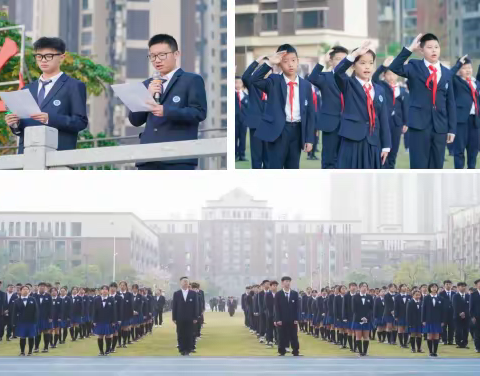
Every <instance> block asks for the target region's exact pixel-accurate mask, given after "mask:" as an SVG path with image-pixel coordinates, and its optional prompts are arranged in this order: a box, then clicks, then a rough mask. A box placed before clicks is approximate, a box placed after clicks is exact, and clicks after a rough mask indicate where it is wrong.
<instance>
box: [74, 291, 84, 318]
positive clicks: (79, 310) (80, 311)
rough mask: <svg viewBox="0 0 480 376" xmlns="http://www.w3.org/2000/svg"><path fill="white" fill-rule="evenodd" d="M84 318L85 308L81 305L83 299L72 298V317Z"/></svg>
mask: <svg viewBox="0 0 480 376" xmlns="http://www.w3.org/2000/svg"><path fill="white" fill-rule="evenodd" d="M76 316H78V317H84V316H85V306H84V303H83V298H82V297H81V296H79V295H76V296H75V297H72V317H76Z"/></svg>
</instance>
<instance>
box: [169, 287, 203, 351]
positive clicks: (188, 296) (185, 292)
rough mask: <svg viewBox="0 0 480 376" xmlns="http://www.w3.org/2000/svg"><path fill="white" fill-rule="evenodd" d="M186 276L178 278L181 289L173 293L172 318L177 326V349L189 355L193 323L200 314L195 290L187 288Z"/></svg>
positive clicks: (191, 344)
mask: <svg viewBox="0 0 480 376" xmlns="http://www.w3.org/2000/svg"><path fill="white" fill-rule="evenodd" d="M188 284H189V282H188V278H187V277H182V278H180V286H181V289H180V290H177V291H175V292H174V293H173V300H172V320H173V323H174V324H176V326H177V340H178V351H179V352H180V354H181V355H184V356H185V355H189V354H190V353H191V352H192V351H193V350H194V346H195V344H194V337H193V334H194V332H193V329H194V325H195V324H196V323H197V321H198V316H199V315H200V310H199V302H198V299H197V294H196V292H195V291H193V290H190V289H189V288H188Z"/></svg>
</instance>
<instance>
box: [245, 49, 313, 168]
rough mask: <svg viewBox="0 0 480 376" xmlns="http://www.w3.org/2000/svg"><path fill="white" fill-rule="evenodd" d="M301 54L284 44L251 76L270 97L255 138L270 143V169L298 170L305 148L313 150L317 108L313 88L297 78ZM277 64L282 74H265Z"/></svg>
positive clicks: (268, 144)
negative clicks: (315, 107)
mask: <svg viewBox="0 0 480 376" xmlns="http://www.w3.org/2000/svg"><path fill="white" fill-rule="evenodd" d="M298 64H299V62H298V55H297V51H296V50H295V48H294V47H292V46H291V45H289V44H284V45H281V46H280V47H279V48H278V50H277V53H276V54H275V55H273V56H271V57H270V58H269V60H268V61H266V63H264V64H263V65H262V66H261V67H260V68H259V69H258V70H257V71H255V73H254V74H253V76H252V83H253V85H254V86H255V87H256V88H258V89H259V90H261V91H262V92H264V93H266V94H267V103H266V109H265V110H264V113H263V116H262V120H261V122H260V123H259V125H258V127H257V131H256V132H255V136H256V137H258V138H259V139H261V140H263V141H265V142H267V150H268V160H269V168H272V169H283V168H285V169H298V168H300V156H301V152H302V149H303V151H305V152H306V153H308V152H310V151H312V148H313V142H314V138H315V109H314V106H313V93H312V85H311V84H310V83H309V82H308V81H306V80H304V79H303V78H301V77H300V76H298V74H297V70H298ZM274 65H278V66H279V67H280V69H281V70H282V74H271V75H270V76H268V77H266V75H267V74H268V73H269V72H270V71H271V70H272V67H273V66H274Z"/></svg>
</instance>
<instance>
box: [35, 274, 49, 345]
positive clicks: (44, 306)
mask: <svg viewBox="0 0 480 376" xmlns="http://www.w3.org/2000/svg"><path fill="white" fill-rule="evenodd" d="M46 291H47V284H46V283H45V282H40V283H39V284H38V294H36V295H35V296H34V297H35V299H36V300H37V305H38V322H37V336H36V337H35V349H34V350H33V352H35V353H38V351H39V346H40V341H41V338H42V334H43V344H44V347H43V350H42V352H43V353H47V352H48V346H49V343H50V336H51V333H52V329H53V301H52V296H51V295H50V294H49V293H47V292H46Z"/></svg>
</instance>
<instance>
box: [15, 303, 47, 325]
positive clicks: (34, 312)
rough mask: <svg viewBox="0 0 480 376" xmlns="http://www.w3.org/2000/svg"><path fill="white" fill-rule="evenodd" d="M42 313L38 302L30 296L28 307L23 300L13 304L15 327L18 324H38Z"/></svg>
mask: <svg viewBox="0 0 480 376" xmlns="http://www.w3.org/2000/svg"><path fill="white" fill-rule="evenodd" d="M39 315H40V311H39V308H38V304H37V300H36V299H35V298H34V297H31V296H29V297H28V298H27V305H26V306H25V305H24V304H23V300H22V298H20V299H17V300H15V303H14V304H13V319H12V320H13V325H14V326H17V325H18V324H36V323H37V322H38V320H39Z"/></svg>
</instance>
